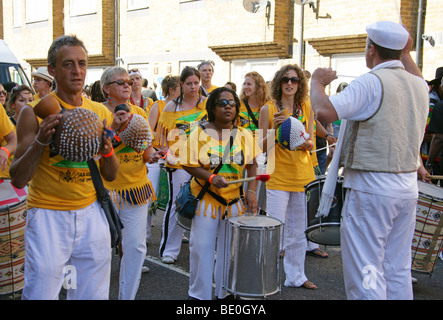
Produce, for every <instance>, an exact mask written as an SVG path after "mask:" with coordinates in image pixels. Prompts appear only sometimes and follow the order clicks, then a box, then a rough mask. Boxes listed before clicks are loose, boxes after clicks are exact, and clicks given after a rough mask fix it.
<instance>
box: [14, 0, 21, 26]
mask: <svg viewBox="0 0 443 320" xmlns="http://www.w3.org/2000/svg"><path fill="white" fill-rule="evenodd" d="M12 13H13V15H14V16H13V19H14V22H13V23H14V27H21V26H22V14H23V6H22V1H21V0H14V1H13V2H12Z"/></svg>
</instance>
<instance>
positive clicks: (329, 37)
mask: <svg viewBox="0 0 443 320" xmlns="http://www.w3.org/2000/svg"><path fill="white" fill-rule="evenodd" d="M253 2H254V1H247V0H245V1H244V0H2V1H0V11H1V17H2V19H1V21H0V38H3V39H4V40H5V41H6V42H7V43H8V45H9V47H10V48H11V49H12V51H13V52H14V53H15V54H16V55H17V57H19V58H20V59H22V60H23V61H26V62H27V64H28V65H27V66H28V70H27V71H28V73H29V74H30V72H31V69H34V68H37V67H39V66H42V65H45V64H46V55H47V50H48V48H49V46H50V44H51V42H52V41H53V39H55V38H57V37H58V36H60V35H62V34H76V35H77V36H78V37H79V38H81V39H82V40H83V41H84V42H85V44H86V47H87V48H88V51H89V69H88V75H87V83H92V82H93V81H95V80H96V79H98V78H99V77H100V74H101V72H102V71H103V69H104V68H106V67H107V66H111V65H115V64H119V65H122V66H124V67H127V68H128V69H129V68H139V70H140V71H141V72H142V73H143V75H144V77H145V78H147V79H148V81H149V83H150V86H152V85H153V84H154V83H156V82H157V83H159V82H160V81H161V79H162V77H163V76H165V75H166V74H179V73H180V70H181V69H182V68H183V67H184V66H186V65H193V66H196V65H197V64H198V63H199V62H200V61H202V60H213V61H214V63H215V74H214V78H213V83H214V84H216V85H223V84H224V83H225V82H226V81H229V80H230V81H234V82H235V83H236V84H237V87H238V88H240V86H241V84H242V81H243V75H244V74H245V73H246V72H248V71H250V70H256V71H258V72H260V73H261V74H262V75H263V76H264V78H265V80H271V79H272V77H273V74H274V73H275V71H276V70H277V69H278V68H279V67H280V66H282V65H284V64H286V63H297V64H301V65H302V67H303V68H305V69H307V70H311V71H313V70H314V69H315V68H316V67H319V66H323V67H326V66H331V67H333V68H334V69H336V70H337V71H338V74H339V75H341V77H340V79H338V80H336V81H335V82H334V83H333V84H332V86H331V92H334V89H335V86H336V85H337V84H338V83H339V81H344V80H346V81H350V80H352V79H353V77H355V76H358V75H359V74H361V73H363V72H366V71H367V68H366V67H365V62H364V48H365V43H366V32H365V26H366V25H368V24H369V23H371V22H374V21H376V20H392V21H400V19H401V21H402V22H403V23H404V24H405V26H406V27H407V28H408V29H409V30H410V31H411V33H412V35H413V37H414V39H415V38H416V37H417V30H419V33H420V35H421V34H426V35H428V36H432V39H433V45H434V46H432V45H431V42H432V41H431V42H429V41H424V40H420V41H419V42H417V44H418V46H417V48H418V50H417V52H418V53H415V52H414V55H416V56H414V58H416V59H418V60H417V61H418V62H419V64H420V65H421V66H422V70H423V73H424V76H425V78H426V79H433V78H434V74H435V69H436V68H437V67H439V66H443V54H442V53H441V52H442V46H443V33H442V30H443V9H442V8H441V5H439V1H438V0H389V1H387V0H311V1H309V0H270V1H261V0H255V2H256V4H253ZM257 5H259V6H257ZM420 8H422V10H419V9H420ZM254 11H255V12H254ZM419 12H422V15H420V14H419ZM420 22H421V24H420ZM419 25H421V26H422V27H421V28H418V27H417V26H419ZM300 40H303V41H300ZM301 42H302V43H303V46H302V47H300V45H299V44H300V43H301Z"/></svg>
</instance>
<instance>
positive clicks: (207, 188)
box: [194, 125, 237, 204]
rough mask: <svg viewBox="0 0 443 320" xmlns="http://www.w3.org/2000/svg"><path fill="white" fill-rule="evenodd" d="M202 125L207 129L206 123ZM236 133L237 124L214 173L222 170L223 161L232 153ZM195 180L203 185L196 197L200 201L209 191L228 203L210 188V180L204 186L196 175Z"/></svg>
mask: <svg viewBox="0 0 443 320" xmlns="http://www.w3.org/2000/svg"><path fill="white" fill-rule="evenodd" d="M200 127H201V128H202V129H203V130H205V127H204V125H200ZM236 134H237V126H235V125H234V128H233V129H232V132H231V136H230V137H229V143H228V144H227V145H226V148H225V151H224V153H223V157H222V160H221V161H220V163H219V164H218V166H217V167H216V168H215V170H214V171H213V172H212V173H213V174H217V173H218V172H219V171H220V169H221V167H222V166H223V163H224V162H225V160H226V158H227V157H228V155H229V154H230V152H231V147H232V144H233V143H234V139H235V135H236ZM194 180H195V181H196V182H197V184H198V185H199V186H200V187H202V189H201V191H200V193H199V194H198V196H197V198H196V199H197V200H198V201H199V200H201V199H202V198H203V196H204V194H205V193H206V192H208V193H209V194H210V195H211V196H213V197H214V198H215V199H217V198H216V197H215V196H217V197H219V198H220V199H221V200H223V201H224V203H226V201H225V200H224V199H223V198H222V197H220V196H219V195H217V194H215V193H214V192H212V191H210V190H209V187H210V186H211V184H210V183H209V181H208V182H206V183H205V185H204V186H202V185H201V184H200V182H198V180H197V179H196V178H195V177H194ZM214 195H215V196H214ZM217 200H218V201H220V200H219V199H217ZM220 203H222V204H224V203H223V202H220Z"/></svg>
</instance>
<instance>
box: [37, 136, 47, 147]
mask: <svg viewBox="0 0 443 320" xmlns="http://www.w3.org/2000/svg"><path fill="white" fill-rule="evenodd" d="M34 140H35V142H37V143H38V144H39V145H41V146H47V145H49V144H50V143H51V141H49V142H48V143H43V142H40V141H39V140H38V139H37V137H35V138H34Z"/></svg>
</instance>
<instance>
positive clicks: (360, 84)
mask: <svg viewBox="0 0 443 320" xmlns="http://www.w3.org/2000/svg"><path fill="white" fill-rule="evenodd" d="M381 93H382V85H381V82H380V80H379V79H378V78H377V76H375V75H374V74H371V73H366V74H364V75H362V76H360V77H358V78H357V79H355V80H353V81H351V82H350V83H349V85H348V86H347V87H346V88H345V89H344V90H343V91H342V92H340V93H339V94H337V95H333V96H330V97H329V101H331V103H332V105H333V106H334V108H335V110H336V112H337V115H338V117H339V119H346V120H353V121H363V120H366V119H368V118H370V117H371V116H372V115H374V113H375V112H376V111H377V110H378V108H379V106H380V100H381V97H382V94H381Z"/></svg>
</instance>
